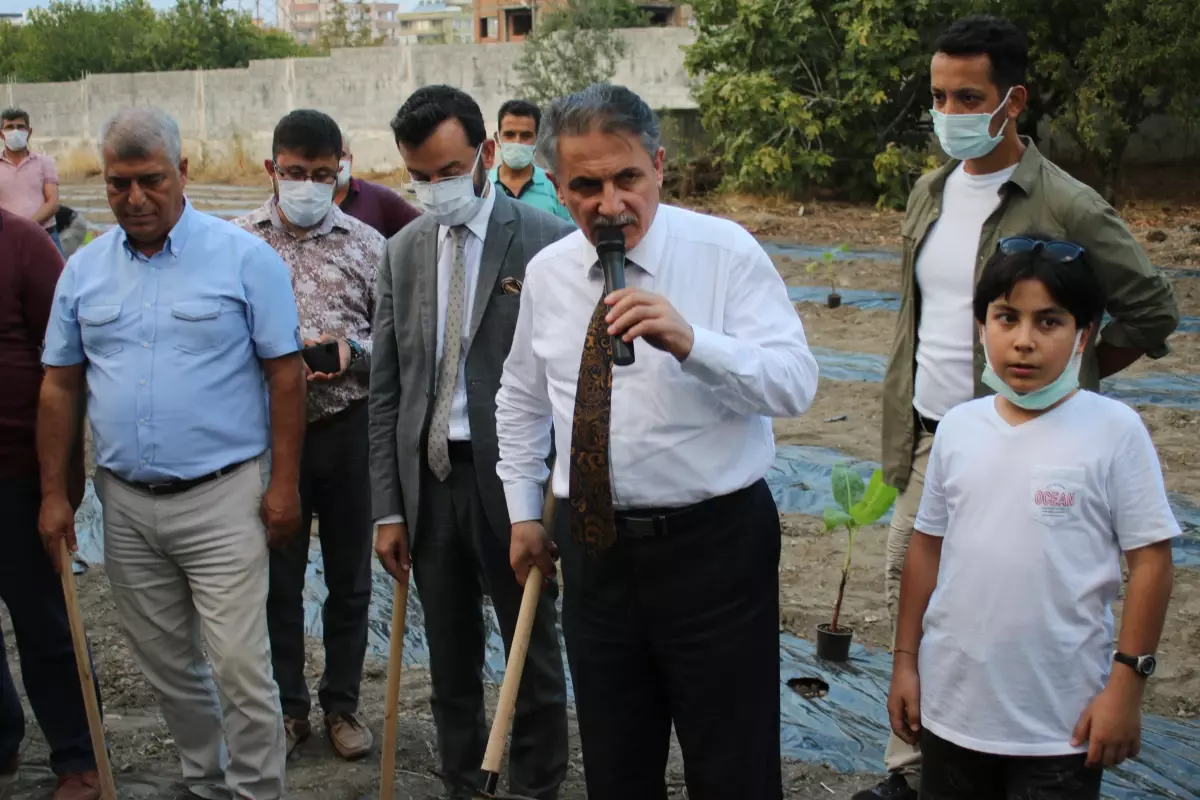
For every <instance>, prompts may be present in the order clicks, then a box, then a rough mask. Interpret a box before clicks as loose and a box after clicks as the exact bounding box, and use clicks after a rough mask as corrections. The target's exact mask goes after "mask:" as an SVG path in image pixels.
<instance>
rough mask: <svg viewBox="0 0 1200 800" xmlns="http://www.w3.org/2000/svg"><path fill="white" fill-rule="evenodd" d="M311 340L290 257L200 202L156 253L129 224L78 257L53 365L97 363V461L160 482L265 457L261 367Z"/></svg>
mask: <svg viewBox="0 0 1200 800" xmlns="http://www.w3.org/2000/svg"><path fill="white" fill-rule="evenodd" d="M300 346H301V342H300V326H299V320H298V319H297V314H296V300H295V296H294V295H293V294H292V281H291V276H290V274H289V272H288V268H287V266H286V265H285V264H284V263H283V260H282V259H281V258H280V257H279V255H278V254H277V253H276V252H275V251H274V250H272V249H271V247H270V246H269V245H267V244H266V243H265V242H263V241H262V240H261V239H259V238H258V237H256V236H254V235H252V234H250V233H247V232H246V231H243V230H241V229H240V228H238V227H237V226H235V225H233V224H231V223H229V222H225V221H223V220H220V219H218V218H216V217H213V216H210V215H208V214H203V213H201V212H199V211H196V210H195V209H193V208H192V206H191V204H190V203H189V204H186V205H185V206H184V211H183V215H182V216H181V217H180V218H179V221H178V222H177V223H176V225H175V227H174V228H173V229H172V230H171V233H170V235H169V236H168V237H167V242H166V245H165V247H164V248H163V249H162V251H160V252H159V253H156V254H155V255H154V256H153V257H151V258H146V257H145V256H143V255H142V254H141V253H138V252H137V251H136V250H134V249H133V248H132V247H131V246H130V243H129V242H128V240H127V238H126V235H125V232H124V231H123V230H121V229H120V228H114V229H113V230H111V231H109V232H108V233H106V234H104V235H103V236H101V237H100V238H98V239H96V240H95V241H94V242H92V243H91V244H90V245H88V246H87V247H85V248H83V249H81V250H80V251H79V252H78V253H76V254H75V255H74V256H72V257H71V259H70V261H68V262H67V266H66V268H65V269H64V270H63V273H62V277H61V278H60V279H59V282H58V288H57V290H56V291H55V297H54V307H53V309H52V311H51V314H50V323H49V326H48V327H47V330H46V347H45V351H44V353H43V355H42V360H43V362H44V363H45V364H47V365H49V366H71V365H74V364H79V363H81V362H86V365H87V367H86V374H87V388H88V415H89V417H90V419H91V423H92V435H93V437H94V439H95V445H96V463H97V464H98V465H99V466H101V467H104V468H105V469H108V470H111V471H112V472H113V473H115V474H116V475H118V476H119V477H122V478H125V479H126V480H132V481H140V482H148V483H149V482H157V481H164V480H171V479H184V480H186V479H190V478H197V477H200V476H202V475H206V474H208V473H211V472H215V471H216V470H218V469H221V468H223V467H226V466H229V465H230V464H235V463H238V462H241V461H245V460H248V459H251V458H255V457H257V456H259V455H261V454H262V453H263V452H264V451H266V449H267V447H268V445H269V441H270V430H269V423H268V414H267V412H268V407H267V399H266V398H267V391H266V390H267V386H266V381H265V379H264V375H263V370H262V366H261V365H260V363H259V359H272V358H278V357H280V356H285V355H288V354H289V353H294V352H296V351H297V350H298V349H299V348H300Z"/></svg>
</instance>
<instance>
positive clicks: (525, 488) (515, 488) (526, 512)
mask: <svg viewBox="0 0 1200 800" xmlns="http://www.w3.org/2000/svg"><path fill="white" fill-rule="evenodd" d="M549 480H554V476H553V475H551V476H550V478H549ZM543 488H544V487H543V486H542V484H540V483H536V482H534V481H517V482H516V483H506V484H504V499H505V500H506V501H507V502H508V521H509V522H510V523H511V524H513V525H516V524H517V523H518V522H529V521H530V520H540V519H541V518H542V505H543V501H544V500H545V497H544V496H543V494H542V490H543Z"/></svg>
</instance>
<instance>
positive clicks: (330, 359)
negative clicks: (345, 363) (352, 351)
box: [300, 342, 342, 375]
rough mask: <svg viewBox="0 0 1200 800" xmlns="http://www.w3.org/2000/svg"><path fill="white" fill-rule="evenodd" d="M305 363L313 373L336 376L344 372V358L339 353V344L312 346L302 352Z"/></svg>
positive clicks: (326, 343)
mask: <svg viewBox="0 0 1200 800" xmlns="http://www.w3.org/2000/svg"><path fill="white" fill-rule="evenodd" d="M300 355H301V356H303V357H304V363H305V364H308V368H309V369H311V370H312V371H313V372H324V373H327V374H329V375H335V374H337V373H338V372H341V370H342V358H341V354H340V353H339V352H338V343H337V342H320V343H318V344H314V345H310V346H309V347H306V348H304V349H303V350H301V351H300Z"/></svg>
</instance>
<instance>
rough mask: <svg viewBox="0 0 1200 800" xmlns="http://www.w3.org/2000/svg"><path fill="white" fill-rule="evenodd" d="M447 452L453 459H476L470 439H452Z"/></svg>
mask: <svg viewBox="0 0 1200 800" xmlns="http://www.w3.org/2000/svg"><path fill="white" fill-rule="evenodd" d="M447 453H448V454H449V455H450V460H451V461H474V460H475V451H474V450H472V449H471V440H470V439H451V440H450V442H449V447H448V448H447Z"/></svg>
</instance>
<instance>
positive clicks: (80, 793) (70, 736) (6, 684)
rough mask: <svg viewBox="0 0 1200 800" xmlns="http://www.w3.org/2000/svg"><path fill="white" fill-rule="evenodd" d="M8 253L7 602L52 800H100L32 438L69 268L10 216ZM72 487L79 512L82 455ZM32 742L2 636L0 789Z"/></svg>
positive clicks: (43, 239)
mask: <svg viewBox="0 0 1200 800" xmlns="http://www.w3.org/2000/svg"><path fill="white" fill-rule="evenodd" d="M0 253H4V255H5V257H4V258H2V259H0V384H3V386H4V390H3V391H0V544H2V545H3V548H4V550H3V555H2V556H0V599H3V600H4V605H5V606H7V607H8V613H9V616H11V617H12V623H13V631H14V633H15V634H16V637H17V652H18V653H19V654H20V657H21V676H22V680H23V683H24V684H25V693H26V695H28V697H29V704H30V705H31V706H32V707H33V713H34V715H35V716H36V717H37V720H38V724H39V725H40V726H41V728H42V733H43V734H45V737H46V741H47V742H48V743H49V745H50V766H51V768H52V769H53V770H54V773H55V774H56V775H58V788H57V789H56V790H55V792H54V800H96V798H99V797H100V782H99V780H98V778H97V776H96V759H95V756H94V755H93V754H92V744H91V739H90V737H89V735H88V725H87V715H86V713H85V712H84V706H83V694H82V692H81V691H80V689H79V676H78V673H77V672H76V671H75V650H74V648H73V646H72V644H71V628H70V624H69V623H68V621H67V607H66V603H65V601H64V600H63V593H62V585H61V583H60V582H59V578H58V575H57V574H56V573H55V571H54V566H53V565H52V563H51V561H50V558H49V556H48V555H47V554H46V552H45V550H43V549H42V544H41V539H40V538H39V537H38V511H39V509H40V507H41V501H42V495H41V486H40V481H39V478H38V462H37V451H36V447H35V441H34V438H35V429H36V422H37V406H38V392H39V391H40V389H41V385H42V364H41V352H42V340H43V339H44V338H45V335H46V321H47V319H48V317H49V316H50V306H51V302H52V300H53V299H54V287H55V284H56V283H57V282H58V276H59V273H61V272H62V268H63V261H62V256H61V255H59V252H58V248H56V247H55V246H54V243H53V242H52V241H51V240H50V236H49V235H48V234H47V233H46V231H45V230H44V229H43V228H42V227H41V226H40V225H39V224H38V223H36V222H33V221H32V220H29V219H25V218H24V217H19V216H17V215H16V214H13V213H10V212H8V211H5V210H3V209H0ZM72 483H73V486H72V493H71V494H72V497H71V502H72V504H73V505H74V507H75V508H78V507H79V502H80V500H81V498H82V496H83V460H82V457H81V456H80V457H79V458H77V459H76V463H75V464H74V480H73V481H72ZM64 568H65V569H70V565H69V564H67V565H64ZM99 693H100V688H99V686H97V687H96V694H97V696H99ZM24 736H25V716H24V714H23V713H22V711H21V699H20V697H19V696H18V695H17V688H16V686H15V685H14V683H13V678H12V673H11V672H10V671H9V669H8V660H7V658H6V656H5V654H4V641H3V637H2V635H0V781H2V780H3V779H4V778H5V777H8V776H12V775H14V774H15V773H16V771H17V767H18V752H19V750H20V747H21V740H22V739H23V738H24Z"/></svg>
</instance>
